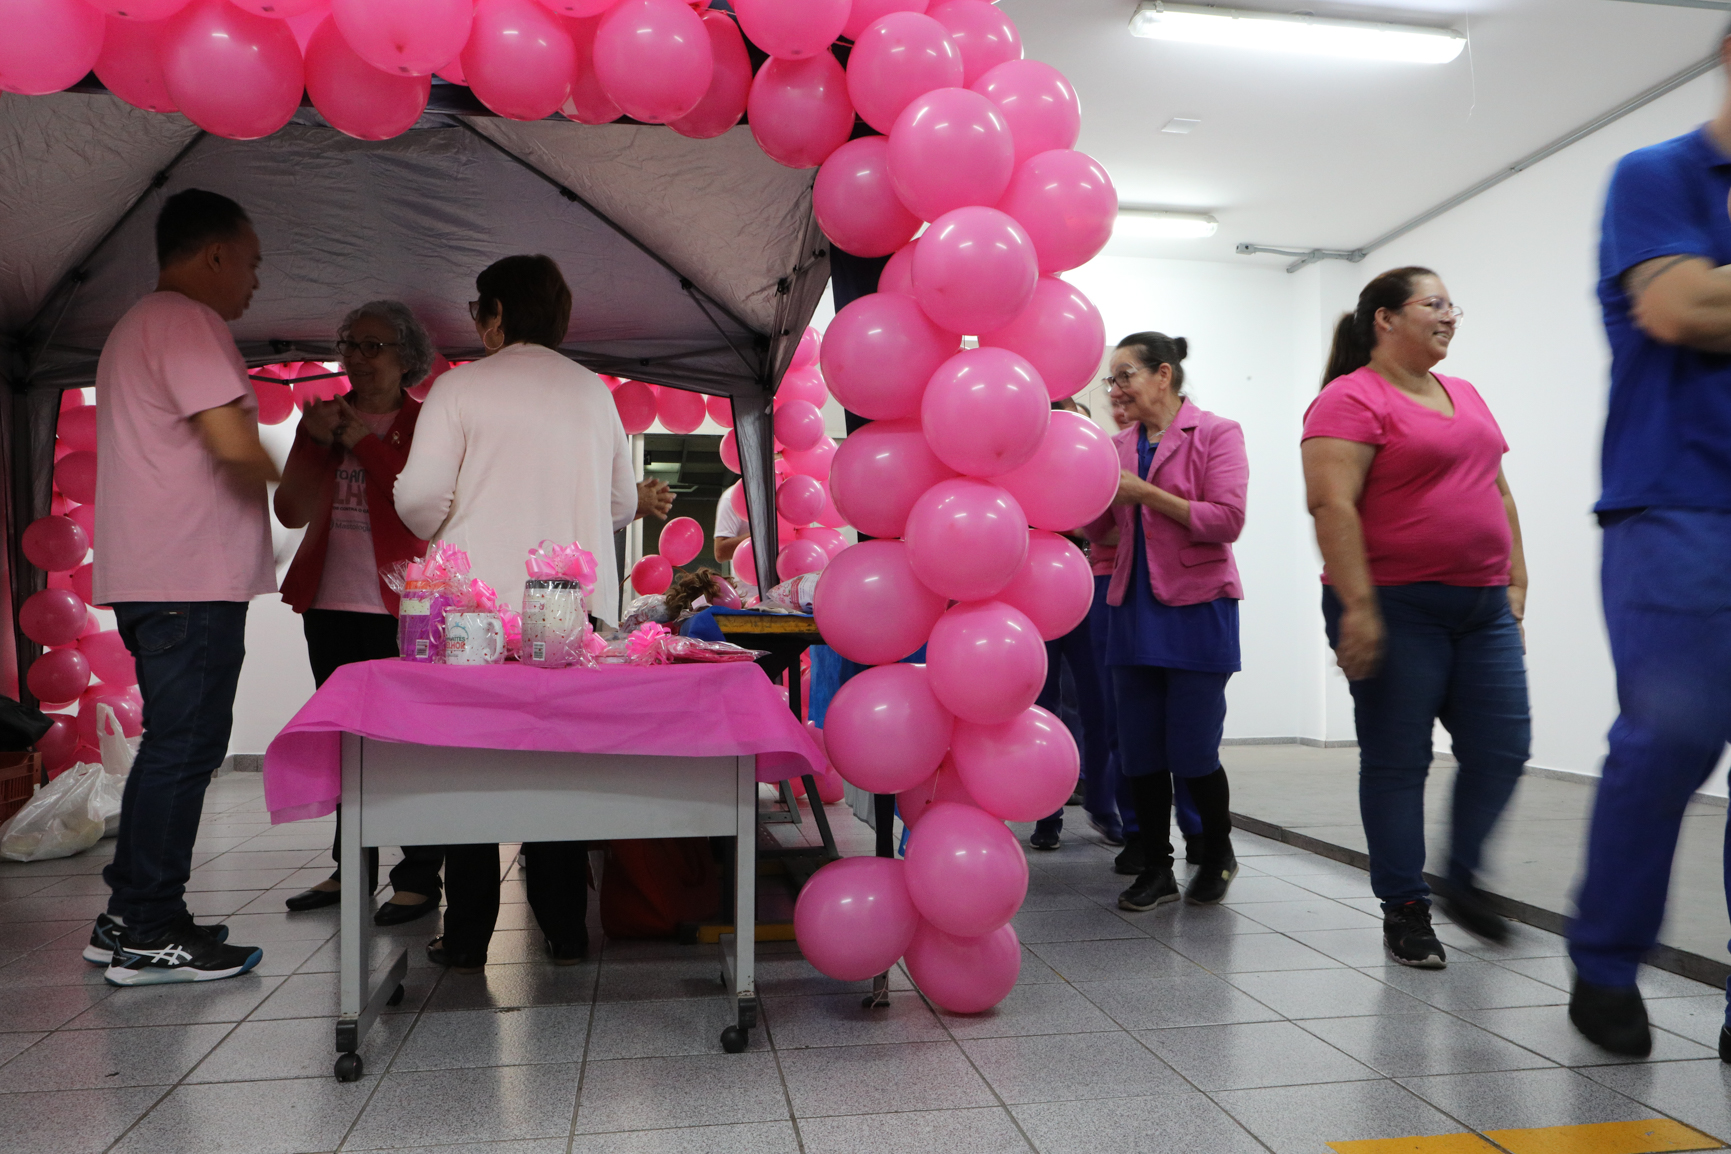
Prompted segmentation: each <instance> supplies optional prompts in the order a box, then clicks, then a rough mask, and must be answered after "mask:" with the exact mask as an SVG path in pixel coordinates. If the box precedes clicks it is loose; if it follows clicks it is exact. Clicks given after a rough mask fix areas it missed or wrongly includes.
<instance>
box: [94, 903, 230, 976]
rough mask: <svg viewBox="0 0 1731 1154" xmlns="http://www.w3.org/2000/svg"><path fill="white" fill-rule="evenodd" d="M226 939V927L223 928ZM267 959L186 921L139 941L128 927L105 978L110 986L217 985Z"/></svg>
mask: <svg viewBox="0 0 1731 1154" xmlns="http://www.w3.org/2000/svg"><path fill="white" fill-rule="evenodd" d="M223 930H224V934H225V936H226V933H227V927H223ZM263 960H264V951H263V950H261V949H259V948H258V947H257V946H231V945H228V944H227V943H226V942H222V941H219V940H217V939H216V937H215V936H214V935H212V934H211V933H208V932H207V931H206V930H205V929H203V928H202V927H200V926H195V925H193V924H192V919H191V918H190V917H189V918H186V919H185V920H184V921H182V922H181V923H180V924H179V925H177V926H175V927H173V928H172V929H170V930H169V931H168V932H167V933H165V934H163V935H162V936H161V937H159V938H156V939H154V940H152V941H140V940H139V939H137V938H135V937H133V936H132V933H131V931H130V930H129V929H127V928H126V927H125V926H122V927H120V934H119V936H118V938H117V939H116V941H115V945H114V960H113V961H111V962H109V964H108V970H107V972H106V973H104V974H103V978H104V979H105V980H106V981H107V982H108V984H109V985H111V986H157V985H164V984H167V983H169V982H214V981H216V980H218V979H220V978H233V977H236V976H238V975H240V974H244V973H246V972H247V971H248V970H250V969H252V968H253V967H254V966H256V965H258V964H259V963H260V962H262V961H263Z"/></svg>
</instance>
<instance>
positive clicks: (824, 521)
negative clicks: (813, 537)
mask: <svg viewBox="0 0 1731 1154" xmlns="http://www.w3.org/2000/svg"><path fill="white" fill-rule="evenodd" d="M817 523H818V524H819V525H822V526H823V527H824V528H826V529H840V528H843V527H844V526H846V525H847V518H846V517H844V516H842V514H841V510H840V509H837V508H836V507H835V495H834V494H833V493H832V494H829V496H828V498H827V499H826V500H825V501H824V503H823V512H821V513H819V514H818V515H817Z"/></svg>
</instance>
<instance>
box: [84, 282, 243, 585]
mask: <svg viewBox="0 0 1731 1154" xmlns="http://www.w3.org/2000/svg"><path fill="white" fill-rule="evenodd" d="M236 399H239V400H240V401H241V409H242V411H243V412H245V413H246V415H247V417H248V419H250V420H253V421H255V422H256V420H257V418H258V401H257V399H256V398H255V397H254V396H253V391H252V386H251V385H249V384H248V383H247V379H246V362H245V361H243V360H242V359H241V356H240V351H239V350H238V349H236V348H235V344H234V337H233V336H232V335H231V334H230V333H229V331H228V326H227V325H226V324H224V323H223V321H222V318H221V317H219V316H217V315H216V312H215V311H214V310H212V309H210V308H209V307H207V306H205V305H202V304H199V303H198V302H197V301H194V300H192V299H191V298H189V297H185V296H182V295H181V294H179V293H176V292H156V293H151V294H150V295H149V296H147V297H145V298H144V299H143V300H141V301H139V302H138V303H137V304H135V305H133V306H132V308H131V309H129V310H127V313H126V315H125V316H123V317H121V318H120V323H118V324H116V325H115V326H114V331H113V332H111V333H109V334H108V342H107V343H106V344H105V345H103V347H102V359H101V360H100V361H98V362H97V367H96V461H97V465H96V533H97V536H98V537H99V538H100V539H101V541H102V548H100V549H98V550H97V551H96V571H95V582H96V591H95V592H96V600H97V601H98V602H100V603H102V604H105V605H108V604H113V603H114V602H117V601H247V600H250V599H251V598H252V597H254V596H256V595H257V594H260V593H271V592H275V590H276V564H275V561H274V559H273V558H272V555H271V544H270V522H269V521H268V519H267V515H266V512H265V491H264V486H262V485H259V486H256V487H248V486H245V485H242V484H239V483H237V482H236V481H235V479H234V478H233V477H232V476H231V475H230V474H229V473H227V472H226V471H225V470H223V469H222V468H220V467H219V466H218V465H217V462H216V460H215V458H213V457H212V456H211V455H210V452H209V450H207V449H206V448H205V447H204V441H203V439H202V438H201V437H200V436H199V433H198V428H197V426H195V425H194V424H193V423H192V420H191V418H192V416H193V415H194V414H195V413H202V412H204V411H205V410H206V409H214V408H218V407H220V406H222V405H226V404H228V403H230V402H231V401H234V400H236Z"/></svg>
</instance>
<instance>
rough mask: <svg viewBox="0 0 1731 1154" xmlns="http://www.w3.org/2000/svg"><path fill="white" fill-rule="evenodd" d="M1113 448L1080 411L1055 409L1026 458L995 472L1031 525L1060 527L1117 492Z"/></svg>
mask: <svg viewBox="0 0 1731 1154" xmlns="http://www.w3.org/2000/svg"><path fill="white" fill-rule="evenodd" d="M1120 471H1121V470H1120V468H1119V465H1118V449H1117V447H1116V446H1114V445H1113V444H1112V440H1111V438H1110V437H1108V436H1107V435H1106V433H1105V432H1104V430H1102V429H1101V428H1100V426H1099V425H1096V424H1095V423H1094V422H1093V421H1090V420H1089V419H1088V418H1087V417H1084V416H1083V415H1082V414H1081V413H1071V412H1066V411H1065V410H1062V409H1060V410H1058V411H1056V412H1054V413H1053V414H1052V418H1051V424H1050V426H1048V427H1047V429H1046V436H1045V437H1044V439H1042V440H1041V441H1040V447H1039V449H1038V450H1036V451H1035V453H1034V455H1033V457H1032V458H1031V459H1030V460H1029V461H1028V463H1027V464H1025V465H1023V466H1022V467H1021V468H1019V469H1015V470H1013V471H1011V472H1008V473H1005V474H1004V475H1002V476H1001V477H997V478H995V479H996V481H997V483H998V484H1000V485H1002V486H1003V487H1004V488H1005V489H1007V490H1009V492H1010V493H1011V494H1012V495H1014V497H1015V498H1016V501H1017V502H1018V503H1019V504H1020V505H1021V506H1022V512H1024V513H1026V514H1027V517H1028V524H1030V525H1032V526H1034V527H1035V528H1037V529H1050V530H1051V531H1052V532H1054V533H1065V532H1068V531H1070V530H1072V529H1080V528H1082V527H1083V526H1085V525H1087V524H1088V523H1089V522H1091V521H1093V520H1094V519H1095V518H1096V517H1098V516H1100V514H1102V513H1104V512H1105V511H1106V510H1107V509H1108V508H1110V507H1111V505H1112V500H1113V498H1115V497H1116V496H1117V495H1118V476H1119V473H1120Z"/></svg>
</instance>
